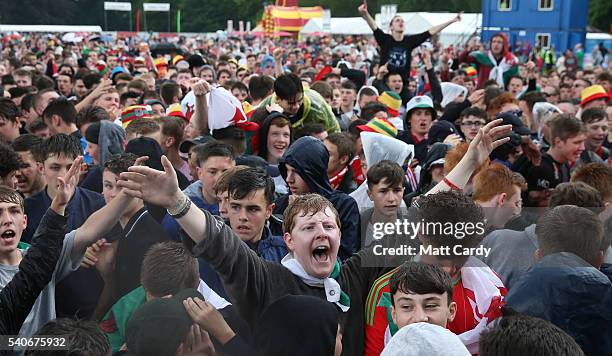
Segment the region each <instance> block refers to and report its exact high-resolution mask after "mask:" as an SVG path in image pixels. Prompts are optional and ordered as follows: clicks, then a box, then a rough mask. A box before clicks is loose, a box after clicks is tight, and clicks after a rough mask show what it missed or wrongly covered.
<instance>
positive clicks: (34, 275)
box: [0, 209, 68, 335]
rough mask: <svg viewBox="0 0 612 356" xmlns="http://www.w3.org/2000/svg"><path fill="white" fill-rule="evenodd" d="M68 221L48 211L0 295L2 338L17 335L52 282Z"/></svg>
mask: <svg viewBox="0 0 612 356" xmlns="http://www.w3.org/2000/svg"><path fill="white" fill-rule="evenodd" d="M67 220H68V219H67V218H66V217H65V216H62V215H59V214H57V213H55V212H54V211H52V210H50V209H49V210H47V213H46V214H45V215H44V216H43V218H42V220H41V221H40V224H39V225H38V229H37V230H36V233H35V238H34V243H33V244H32V246H31V247H30V248H29V249H28V253H26V254H25V256H24V257H23V260H21V263H20V264H19V272H17V274H16V275H15V276H14V277H13V279H12V280H11V281H10V282H9V284H7V285H6V287H4V288H3V289H2V291H1V292H0V335H16V334H18V333H19V329H21V325H22V324H23V322H24V320H25V319H26V317H27V316H28V314H29V313H30V310H31V309H32V306H34V303H35V302H36V299H38V296H39V295H40V292H41V291H42V290H43V289H45V287H46V286H47V284H49V282H50V281H51V278H52V276H53V272H54V271H55V265H56V264H57V260H58V259H59V256H60V253H61V252H62V247H63V244H64V229H65V228H66V222H67Z"/></svg>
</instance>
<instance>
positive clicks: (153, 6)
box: [142, 2, 170, 12]
mask: <svg viewBox="0 0 612 356" xmlns="http://www.w3.org/2000/svg"><path fill="white" fill-rule="evenodd" d="M142 8H143V9H144V11H159V12H168V11H170V4H168V3H150V2H145V3H143V4H142Z"/></svg>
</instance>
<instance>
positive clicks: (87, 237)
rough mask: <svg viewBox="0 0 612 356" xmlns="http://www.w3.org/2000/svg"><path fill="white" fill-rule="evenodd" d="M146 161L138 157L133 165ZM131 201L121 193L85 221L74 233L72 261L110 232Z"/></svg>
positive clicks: (129, 197) (126, 195)
mask: <svg viewBox="0 0 612 356" xmlns="http://www.w3.org/2000/svg"><path fill="white" fill-rule="evenodd" d="M147 159H148V157H146V156H143V157H139V158H138V159H137V160H136V163H135V164H136V165H141V164H143V163H144V162H145V161H146V160H147ZM132 199H133V198H132V196H130V195H128V194H126V193H125V192H123V191H121V192H119V194H117V196H115V197H114V198H113V200H111V201H110V202H109V203H108V204H106V205H105V206H104V207H103V208H102V209H100V210H98V211H96V212H95V213H93V214H92V215H90V216H89V218H87V220H85V222H84V223H83V225H81V227H79V228H78V229H77V231H76V236H75V238H74V247H73V249H72V256H71V257H72V259H73V260H75V259H77V258H78V257H79V256H82V255H83V254H85V250H86V249H87V247H89V246H91V245H92V244H93V243H94V242H96V241H98V240H99V239H100V238H101V237H102V236H104V235H106V234H108V233H109V232H111V230H112V229H113V228H114V227H115V225H116V224H117V223H118V222H119V218H120V217H121V215H122V214H123V212H124V211H125V209H126V208H127V207H128V206H129V204H130V202H131V200H132Z"/></svg>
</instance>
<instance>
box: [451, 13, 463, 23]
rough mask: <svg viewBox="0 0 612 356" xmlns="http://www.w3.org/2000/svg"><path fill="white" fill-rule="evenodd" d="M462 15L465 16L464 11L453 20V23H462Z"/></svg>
mask: <svg viewBox="0 0 612 356" xmlns="http://www.w3.org/2000/svg"><path fill="white" fill-rule="evenodd" d="M461 15H463V11H461V12H460V13H458V14H457V16H455V18H454V19H453V21H454V22H461Z"/></svg>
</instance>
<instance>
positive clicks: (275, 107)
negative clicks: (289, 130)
mask: <svg viewBox="0 0 612 356" xmlns="http://www.w3.org/2000/svg"><path fill="white" fill-rule="evenodd" d="M266 110H267V111H268V112H269V113H271V112H272V111H277V112H279V113H281V114H282V113H283V108H282V106H280V105H278V104H277V103H271V104H269V105H266Z"/></svg>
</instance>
